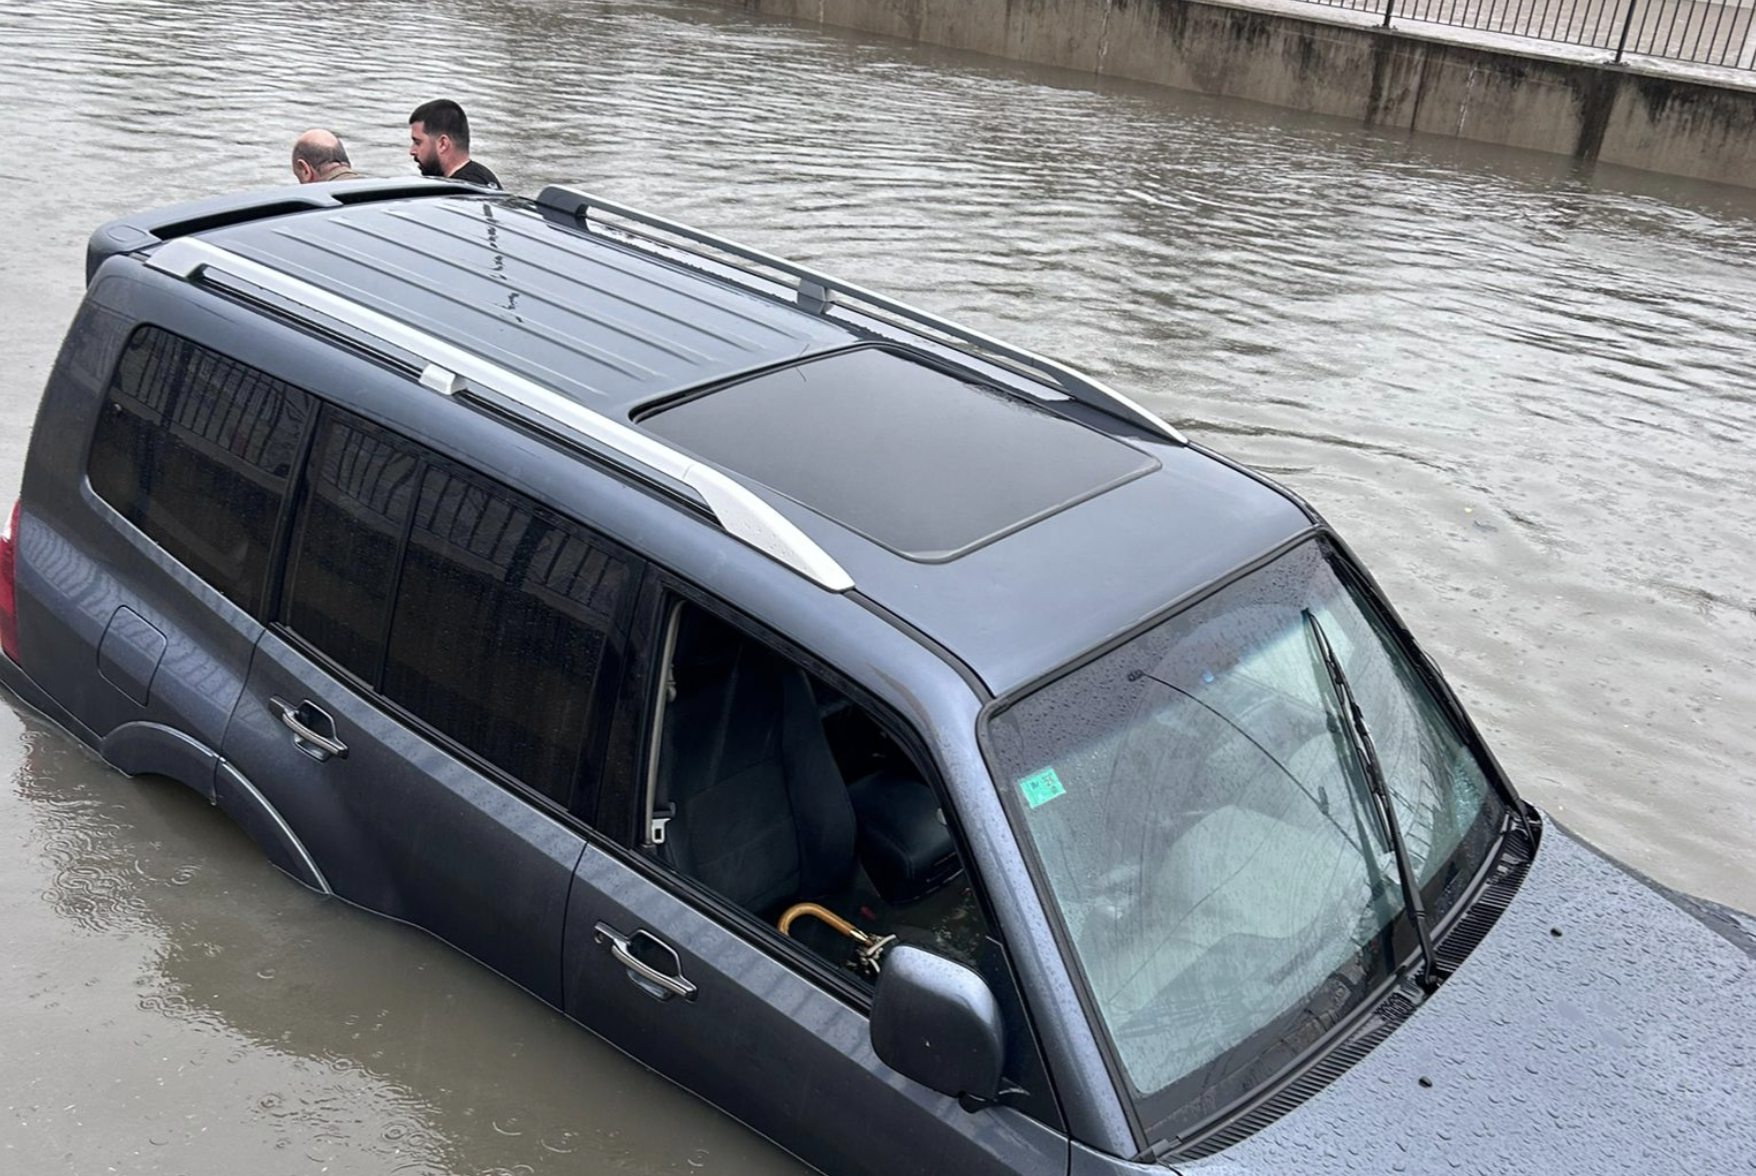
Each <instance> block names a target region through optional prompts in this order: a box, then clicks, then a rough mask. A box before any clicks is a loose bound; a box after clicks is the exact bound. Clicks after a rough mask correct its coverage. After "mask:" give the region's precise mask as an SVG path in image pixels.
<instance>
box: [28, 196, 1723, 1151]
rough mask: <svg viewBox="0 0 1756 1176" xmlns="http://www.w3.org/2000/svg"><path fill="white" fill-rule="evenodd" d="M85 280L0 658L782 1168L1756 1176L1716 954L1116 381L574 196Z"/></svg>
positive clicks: (1685, 918)
mask: <svg viewBox="0 0 1756 1176" xmlns="http://www.w3.org/2000/svg"><path fill="white" fill-rule="evenodd" d="M88 280H89V292H88V294H87V297H86V300H85V303H84V305H83V307H82V308H81V310H80V311H79V314H78V316H77V318H76V320H75V322H74V323H73V326H72V328H71V330H70V331H69V334H68V337H67V341H66V344H65V346H64V347H63V349H62V352H61V355H60V358H59V361H58V362H57V364H56V366H55V368H54V371H53V373H52V375H51V377H50V381H49V386H48V389H47V391H46V393H45V395H44V398H43V403H42V408H41V412H40V415H39V417H38V421H37V426H36V431H35V434H34V437H33V439H32V444H31V449H30V455H29V459H28V464H27V467H26V471H25V478H24V485H23V491H22V496H21V500H20V502H19V504H18V506H17V507H16V508H15V510H14V514H13V523H12V527H11V529H10V531H9V532H8V534H7V537H6V538H5V540H4V541H3V542H0V645H3V647H4V652H5V657H4V658H0V677H3V679H4V681H5V682H6V684H7V685H8V686H10V687H11V689H12V690H13V691H14V692H15V693H16V694H17V695H19V696H20V697H21V698H22V699H24V700H25V701H27V702H29V703H30V704H32V705H34V706H36V707H38V708H39V709H41V710H43V711H44V712H46V713H47V714H49V715H50V716H51V717H52V718H54V719H55V720H56V721H58V722H59V723H60V724H61V725H62V726H64V727H66V728H67V729H68V730H69V731H71V732H72V733H73V734H75V735H76V736H77V737H78V738H79V739H81V740H83V741H84V742H85V743H87V744H89V745H90V746H92V747H93V748H96V749H97V750H98V751H99V752H100V753H101V754H102V755H103V757H104V758H105V759H106V760H107V761H108V762H110V763H111V764H113V765H115V766H116V767H117V768H118V769H120V770H121V771H123V772H126V773H129V774H139V773H157V774H162V775H165V776H169V777H172V778H175V779H177V780H180V781H182V782H183V783H184V784H187V785H188V786H189V787H191V788H193V789H195V790H196V791H198V792H199V793H201V794H202V795H203V796H206V797H207V798H208V799H209V800H211V801H212V802H213V803H214V804H217V805H218V806H219V807H220V808H222V809H223V810H224V811H225V812H226V813H228V814H229V815H230V816H231V817H232V818H233V819H234V820H236V821H237V822H238V824H239V825H241V826H242V827H243V828H244V829H245V830H246V831H247V832H248V833H249V835H250V836H251V837H252V838H253V839H254V840H255V841H256V842H257V843H258V844H260V845H261V847H262V848H263V851H264V852H265V853H266V854H267V855H268V856H269V857H270V858H271V859H272V860H273V861H274V862H275V863H276V864H277V865H278V866H279V867H280V868H281V869H283V870H284V871H286V872H287V873H288V874H290V875H291V876H292V877H294V878H295V879H297V880H299V881H300V882H302V883H304V884H305V885H306V886H308V887H310V888H311V889H313V890H315V891H317V892H319V893H321V894H333V895H335V896H337V897H340V898H342V899H345V900H347V901H348V902H351V903H355V904H357V905H359V906H361V907H364V908H366V909H368V910H371V911H376V912H380V913H382V914H385V915H389V916H392V917H394V918H398V919H403V920H406V921H408V922H411V923H414V924H416V925H418V926H420V927H423V928H425V929H427V930H428V931H430V932H432V933H433V934H434V935H437V936H439V937H441V938H443V939H444V940H446V941H447V942H449V943H451V944H453V945H455V946H456V947H458V948H459V949H461V950H463V951H465V952H468V953H469V954H470V955H472V956H474V957H475V958H476V959H478V960H480V961H481V962H482V963H484V964H486V965H487V966H489V967H491V968H493V969H495V970H496V971H498V972H500V973H501V974H503V975H504V976H506V977H508V978H509V979H511V980H513V981H514V982H516V983H518V984H520V985H522V986H524V987H525V988H526V989H528V990H529V991H530V992H532V993H533V994H535V995H536V996H538V997H540V998H542V999H543V1000H545V1001H548V1002H549V1003H551V1004H553V1005H555V1006H556V1007H558V1008H560V1009H563V1010H564V1011H565V1012H566V1013H567V1015H569V1016H570V1017H572V1018H573V1019H575V1020H576V1021H578V1022H580V1023H581V1024H582V1025H584V1026H586V1027H587V1028H589V1029H591V1030H592V1031H594V1032H596V1033H598V1034H599V1035H601V1036H602V1037H604V1038H606V1039H607V1040H609V1041H611V1042H613V1043H614V1044H616V1045H617V1046H620V1047H621V1048H623V1049H624V1050H626V1051H627V1052H629V1053H630V1054H632V1055H633V1056H635V1057H636V1058H639V1059H640V1060H641V1061H643V1062H645V1063H646V1064H647V1065H650V1066H652V1067H653V1068H654V1069H656V1070H658V1071H660V1072H662V1073H664V1074H666V1075H668V1076H670V1077H671V1078H673V1079H675V1080H676V1081H677V1082H678V1083H680V1084H682V1085H684V1086H686V1087H687V1088H689V1089H690V1090H693V1091H695V1092H697V1093H698V1094H700V1095H701V1096H702V1097H703V1098H705V1099H707V1100H709V1101H710V1102H712V1103H714V1104H715V1105H717V1106H719V1107H721V1108H723V1109H724V1110H725V1111H726V1112H728V1113H729V1114H731V1115H734V1116H736V1117H737V1118H739V1119H740V1120H742V1121H743V1122H745V1123H747V1124H749V1125H750V1126H751V1127H752V1128H754V1129H755V1130H757V1131H760V1132H762V1133H763V1134H765V1135H767V1136H769V1137H770V1138H772V1139H773V1140H775V1141H776V1142H778V1143H779V1144H780V1145H782V1146H783V1147H786V1148H788V1149H790V1150H791V1151H792V1152H794V1153H796V1154H797V1155H798V1156H800V1157H801V1158H803V1159H804V1160H806V1161H807V1162H809V1163H811V1164H814V1165H816V1166H818V1167H820V1168H822V1169H824V1170H825V1171H830V1172H850V1173H852V1172H863V1173H886V1174H891V1173H908V1172H921V1173H926V1172H947V1173H950V1172H955V1173H982V1172H1023V1173H1053V1174H1056V1176H1065V1174H1084V1173H1100V1172H1125V1171H1136V1170H1145V1169H1148V1168H1153V1167H1160V1166H1169V1167H1173V1168H1176V1169H1178V1170H1197V1169H1198V1170H1210V1171H1214V1172H1220V1173H1234V1172H1235V1173H1269V1172H1295V1171H1297V1172H1301V1173H1308V1172H1318V1171H1355V1172H1381V1171H1391V1170H1397V1171H1410V1172H1432V1171H1441V1170H1448V1169H1450V1168H1451V1167H1454V1166H1461V1167H1463V1168H1465V1169H1466V1170H1473V1171H1508V1172H1510V1171H1542V1172H1568V1171H1580V1172H1584V1171H1591V1172H1594V1173H1595V1172H1601V1171H1604V1170H1610V1169H1621V1170H1628V1171H1640V1172H1642V1173H1651V1172H1658V1171H1676V1172H1688V1173H1692V1174H1693V1173H1699V1172H1704V1171H1713V1170H1717V1171H1730V1170H1739V1171H1743V1170H1747V1169H1748V1168H1750V1167H1751V1166H1752V1165H1753V1164H1756V1114H1753V1113H1752V1110H1751V1108H1752V1107H1756V1047H1753V1041H1756V963H1753V962H1752V943H1751V940H1750V937H1749V934H1748V930H1747V928H1745V926H1744V925H1743V924H1741V923H1740V922H1739V921H1738V919H1737V918H1736V917H1735V916H1731V915H1729V914H1725V913H1723V912H1718V911H1715V910H1713V909H1710V908H1708V907H1706V906H1703V905H1701V904H1697V903H1693V902H1692V901H1690V900H1686V899H1682V898H1680V897H1679V896H1675V895H1671V894H1669V893H1667V892H1663V891H1662V890H1660V889H1659V888H1657V887H1655V886H1652V885H1651V884H1649V883H1646V882H1645V881H1644V880H1642V879H1639V878H1637V877H1635V876H1633V875H1631V874H1629V873H1626V872H1624V871H1623V870H1622V869H1620V868H1619V867H1617V866H1615V865H1613V864H1611V863H1609V862H1606V861H1604V860H1603V859H1601V858H1599V857H1597V856H1596V855H1594V854H1593V853H1592V852H1590V851H1589V850H1587V849H1585V848H1584V847H1582V846H1581V845H1580V844H1579V843H1577V842H1576V841H1574V840H1572V839H1571V838H1569V837H1568V836H1567V835H1566V833H1565V832H1564V831H1562V830H1559V829H1557V828H1555V827H1553V826H1552V825H1550V826H1548V827H1545V825H1544V822H1543V821H1542V820H1541V819H1540V818H1539V816H1538V814H1537V813H1536V812H1534V811H1533V810H1532V809H1531V808H1530V807H1529V806H1527V805H1525V804H1524V803H1522V802H1521V801H1520V800H1519V799H1518V797H1517V796H1516V795H1515V793H1514V792H1513V790H1512V788H1511V787H1510V785H1509V784H1508V782H1507V781H1506V779H1505V778H1504V776H1503V775H1502V773H1501V772H1500V770H1499V769H1498V767H1497V766H1496V765H1495V763H1494V760H1493V757H1492V756H1491V755H1490V754H1489V752H1488V751H1487V749H1486V747H1485V746H1484V745H1483V743H1482V741H1481V738H1480V736H1479V735H1478V733H1477V732H1476V730H1475V728H1474V727H1473V726H1472V725H1471V723H1470V721H1469V719H1468V718H1467V717H1466V715H1465V714H1464V712H1463V710H1462V708H1461V707H1460V706H1459V705H1458V702H1457V700H1456V698H1455V697H1454V696H1453V694H1452V693H1451V691H1450V690H1449V689H1448V688H1447V687H1446V685H1445V683H1444V681H1443V680H1442V678H1441V677H1440V675H1439V673H1438V671H1437V670H1436V668H1435V667H1434V665H1433V664H1432V662H1431V661H1430V660H1428V659H1427V658H1426V657H1425V656H1424V655H1423V654H1422V653H1421V651H1420V649H1419V647H1418V646H1417V645H1416V644H1415V642H1414V641H1413V639H1412V638H1411V637H1410V635H1409V634H1408V632H1407V631H1406V630H1405V628H1404V627H1403V625H1402V624H1401V623H1400V622H1399V621H1398V619H1397V617H1396V614H1395V613H1394V612H1393V611H1392V610H1391V608H1390V607H1389V605H1388V604H1386V603H1385V601H1384V599H1383V597H1382V595H1381V593H1380V592H1379V591H1378V590H1377V588H1376V587H1375V586H1374V584H1373V582H1372V580H1371V578H1370V577H1369V576H1368V575H1367V573H1366V572H1365V571H1364V570H1363V569H1362V568H1361V567H1360V566H1359V564H1358V562H1357V561H1356V560H1355V559H1354V558H1353V557H1352V555H1350V553H1349V552H1348V550H1347V548H1346V547H1345V546H1344V545H1343V544H1342V542H1341V541H1340V540H1339V539H1338V538H1337V537H1336V536H1335V535H1334V534H1333V533H1332V532H1331V531H1330V530H1329V528H1328V527H1327V526H1326V525H1325V524H1324V523H1323V522H1322V520H1321V519H1320V518H1319V517H1318V516H1317V515H1316V514H1315V513H1313V512H1312V511H1311V510H1310V509H1309V508H1308V507H1306V506H1305V505H1304V504H1303V503H1301V502H1299V501H1298V500H1297V499H1295V498H1294V497H1292V496H1291V495H1289V494H1288V493H1287V492H1285V491H1284V490H1282V489H1280V488H1278V487H1276V486H1275V485H1273V484H1271V483H1269V482H1267V481H1265V480H1264V479H1262V478H1260V477H1258V476H1256V475H1254V474H1252V473H1250V472H1248V471H1246V470H1243V469H1240V468H1238V467H1237V466H1235V465H1233V464H1232V463H1230V462H1228V461H1226V460H1225V459H1223V458H1221V457H1219V456H1217V455H1215V454H1213V453H1210V452H1208V451H1206V450H1204V449H1202V448H1200V447H1198V446H1195V445H1191V444H1190V443H1189V442H1188V441H1186V440H1185V438H1183V437H1182V436H1181V435H1180V434H1179V433H1178V432H1177V431H1176V430H1175V429H1173V428H1171V427H1170V426H1168V425H1166V424H1165V423H1164V422H1163V421H1161V420H1159V419H1158V418H1157V417H1155V416H1153V415H1152V414H1150V413H1148V412H1146V411H1144V410H1142V409H1141V408H1140V407H1139V406H1138V405H1136V404H1134V403H1133V402H1131V401H1129V400H1127V399H1126V398H1124V397H1122V396H1120V395H1118V394H1116V393H1114V392H1112V391H1110V390H1109V389H1107V388H1105V387H1103V386H1102V385H1100V384H1098V383H1096V382H1095V381H1093V380H1091V379H1089V378H1086V377H1084V376H1081V375H1080V374H1078V373H1077V372H1074V371H1072V370H1070V369H1068V368H1067V367H1065V366H1063V365H1061V364H1058V363H1055V362H1053V361H1050V360H1047V359H1044V358H1042V357H1040V356H1037V355H1033V354H1030V353H1028V352H1026V351H1023V350H1020V349H1018V348H1015V347H1010V346H1008V345H1006V344H1004V343H1002V342H1000V341H998V340H994V339H991V338H987V337H984V336H982V335H979V334H977V333H975V332H972V331H968V330H965V329H962V328H959V327H957V326H955V325H953V324H950V323H947V322H943V321H940V320H938V319H935V318H933V317H931V316H929V315H926V314H923V313H921V312H919V311H916V310H913V309H911V308H909V307H907V306H903V305H901V304H898V303H896V302H893V301H890V300H888V299H885V298H883V297H881V296H878V295H875V294H872V293H870V292H868V291H864V290H861V289H859V288H857V287H854V286H851V285H848V284H846V283H843V282H839V281H836V280H834V279H831V278H829V277H826V276H825V275H822V274H819V273H815V272H813V271H810V270H808V269H804V268H802V267H798V266H795V265H791V264H789V263H787V262H784V261H781V260H779V259H777V258H773V257H769V256H766V255H763V254H761V253H758V252H756V251H754V250H750V249H747V248H744V247H741V246H738V245H735V244H733V243H731V242H728V241H724V240H721V239H718V238H714V237H711V236H708V235H706V234H702V233H698V232H695V231H693V230H690V229H688V228H687V227H685V226H682V225H678V224H674V223H671V222H667V221H664V220H662V219H660V218H657V217H654V216H651V215H649V214H646V213H643V212H640V211H637V210H634V209H629V208H624V207H619V206H617V205H614V204H611V203H608V202H606V201H602V200H598V199H596V198H593V197H589V196H586V195H583V194H581V193H578V192H574V191H571V190H568V189H563V188H550V189H547V190H545V191H544V192H543V193H542V194H541V195H540V196H539V197H537V198H536V199H535V200H530V199H523V198H517V197H513V196H508V195H505V194H500V193H486V192H481V191H476V190H473V189H469V188H467V187H463V186H460V185H455V184H449V183H443V182H434V183H425V182H422V183H412V184H411V183H396V182H362V183H354V184H345V185H335V186H328V185H314V186H311V187H308V188H302V189H298V190H297V191H276V192H271V193H266V194H260V195H253V196H240V197H231V198H225V199H218V200H212V201H207V202H204V203H201V204H197V205H192V206H183V207H179V208H173V209H169V210H165V211H161V212H158V213H153V214H148V215H142V216H138V217H132V218H128V219H125V220H122V221H118V222H115V223H113V224H111V225H108V226H105V227H104V228H102V229H100V230H99V231H98V232H97V233H96V234H95V235H94V236H93V238H92V241H91V247H90V252H89V257H88Z"/></svg>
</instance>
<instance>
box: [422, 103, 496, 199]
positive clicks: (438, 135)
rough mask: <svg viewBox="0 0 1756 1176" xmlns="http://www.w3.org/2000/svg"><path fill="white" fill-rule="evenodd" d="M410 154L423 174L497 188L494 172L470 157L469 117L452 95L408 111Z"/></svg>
mask: <svg viewBox="0 0 1756 1176" xmlns="http://www.w3.org/2000/svg"><path fill="white" fill-rule="evenodd" d="M409 156H410V157H411V158H412V159H413V160H414V161H415V166H416V167H418V168H420V169H421V174H422V175H424V176H444V177H445V178H447V179H452V180H462V181H463V182H464V183H466V184H481V185H483V186H484V187H488V188H498V187H499V186H500V181H499V179H498V178H497V177H496V176H495V175H494V173H493V172H491V171H489V170H488V169H487V168H485V167H483V166H482V165H481V164H479V163H477V162H476V161H475V160H473V159H471V158H470V157H469V117H468V116H467V115H465V114H464V112H463V107H461V106H459V105H458V104H457V103H455V102H453V101H452V100H451V99H449V98H435V99H434V100H433V101H431V102H423V103H421V104H420V105H419V106H417V107H415V112H414V113H413V114H411V115H409Z"/></svg>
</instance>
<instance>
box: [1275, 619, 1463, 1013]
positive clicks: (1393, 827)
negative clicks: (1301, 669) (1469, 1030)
mask: <svg viewBox="0 0 1756 1176" xmlns="http://www.w3.org/2000/svg"><path fill="white" fill-rule="evenodd" d="M1303 611H1304V615H1305V624H1306V626H1307V627H1309V628H1310V630H1311V636H1312V638H1313V639H1315V640H1316V642H1317V652H1318V653H1319V654H1321V655H1322V657H1323V668H1324V669H1325V670H1327V671H1328V672H1329V685H1330V689H1331V690H1333V691H1334V693H1335V701H1336V705H1337V706H1339V707H1340V708H1341V712H1342V719H1343V722H1344V725H1346V726H1347V728H1348V730H1349V732H1350V736H1351V737H1350V738H1349V740H1348V742H1349V743H1350V744H1351V745H1352V746H1353V749H1354V753H1355V754H1356V755H1358V756H1359V759H1360V767H1361V769H1362V770H1363V771H1364V772H1365V775H1366V784H1367V786H1368V787H1370V788H1371V790H1372V795H1373V797H1375V798H1376V799H1377V801H1378V809H1379V811H1380V812H1381V813H1383V815H1384V827H1385V828H1386V829H1387V830H1388V831H1389V833H1390V848H1391V851H1392V852H1393V853H1394V854H1395V855H1396V873H1397V875H1398V876H1399V877H1400V878H1401V879H1402V904H1403V906H1404V907H1405V908H1407V910H1408V917H1409V922H1410V923H1411V924H1413V926H1414V929H1415V938H1416V939H1417V940H1419V941H1420V945H1421V973H1420V978H1419V983H1420V986H1421V988H1422V989H1424V990H1425V991H1427V992H1431V991H1433V989H1435V988H1437V987H1438V986H1439V979H1438V976H1437V975H1436V974H1435V972H1434V961H1435V960H1436V959H1437V958H1438V957H1436V956H1435V955H1434V954H1433V937H1432V935H1431V934H1430V933H1429V932H1428V930H1427V907H1426V904H1425V903H1423V902H1422V901H1421V885H1420V880H1419V879H1418V878H1416V877H1415V868H1414V863H1413V862H1411V861H1409V857H1408V847H1407V846H1405V845H1404V844H1403V842H1402V823H1401V822H1400V821H1398V820H1397V819H1396V805H1395V804H1393V803H1392V802H1391V799H1390V786H1389V785H1388V784H1386V783H1385V782H1384V769H1383V767H1382V766H1381V765H1380V764H1379V762H1378V749H1377V748H1376V747H1375V746H1374V745H1373V743H1372V732H1371V731H1370V730H1368V729H1367V727H1366V716H1365V714H1364V713H1363V712H1362V711H1361V710H1360V704H1359V703H1358V702H1356V701H1355V700H1354V691H1353V687H1352V686H1350V685H1349V684H1348V680H1347V672H1346V671H1345V670H1343V669H1342V668H1341V662H1340V661H1339V660H1337V658H1336V656H1335V650H1333V649H1331V648H1330V646H1329V637H1328V635H1327V634H1325V633H1324V632H1323V625H1322V623H1321V622H1320V621H1318V619H1317V615H1316V614H1315V613H1313V612H1312V611H1311V610H1310V609H1305V610H1303Z"/></svg>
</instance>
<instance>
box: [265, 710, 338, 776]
mask: <svg viewBox="0 0 1756 1176" xmlns="http://www.w3.org/2000/svg"><path fill="white" fill-rule="evenodd" d="M268 701H269V705H271V706H273V707H274V709H275V710H277V711H279V712H280V721H281V722H282V723H285V724H286V727H287V730H289V731H291V732H292V733H293V746H295V747H297V748H298V749H299V750H300V751H302V752H304V753H305V754H306V755H308V756H310V757H311V758H312V759H314V760H316V761H318V762H319V763H321V762H323V761H324V760H326V759H328V758H329V757H331V756H334V757H335V758H336V759H346V758H347V756H348V745H347V744H345V743H343V742H342V741H341V740H339V739H337V738H336V737H335V720H334V719H332V718H330V717H329V715H328V714H327V713H326V712H325V711H324V709H323V708H322V707H320V706H318V705H317V704H316V703H314V702H312V701H311V700H310V699H309V698H307V699H305V700H304V701H303V702H301V703H299V704H298V705H297V706H294V705H293V704H292V703H290V702H288V701H287V700H286V699H284V698H271V699H269V700H268Z"/></svg>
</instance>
